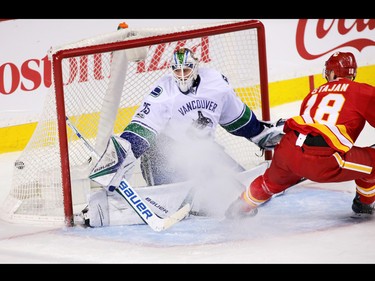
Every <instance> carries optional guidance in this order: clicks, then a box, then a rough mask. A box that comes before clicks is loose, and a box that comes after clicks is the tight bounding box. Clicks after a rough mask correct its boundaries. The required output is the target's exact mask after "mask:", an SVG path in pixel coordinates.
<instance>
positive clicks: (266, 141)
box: [250, 119, 286, 150]
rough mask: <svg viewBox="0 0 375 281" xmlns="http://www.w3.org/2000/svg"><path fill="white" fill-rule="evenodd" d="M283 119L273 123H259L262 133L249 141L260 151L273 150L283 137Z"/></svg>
mask: <svg viewBox="0 0 375 281" xmlns="http://www.w3.org/2000/svg"><path fill="white" fill-rule="evenodd" d="M285 121H286V120H285V119H279V120H278V121H277V122H275V123H271V122H267V121H259V122H260V123H261V124H262V125H263V127H264V128H263V131H262V132H260V134H258V135H256V136H255V137H252V138H251V139H250V140H251V141H252V142H253V143H255V144H256V145H257V146H259V148H260V149H261V150H273V149H274V148H275V146H276V145H277V144H278V143H279V142H280V140H281V138H282V136H283V135H284V131H283V129H284V124H285Z"/></svg>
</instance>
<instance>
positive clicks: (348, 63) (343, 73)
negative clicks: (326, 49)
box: [323, 52, 357, 80]
mask: <svg viewBox="0 0 375 281" xmlns="http://www.w3.org/2000/svg"><path fill="white" fill-rule="evenodd" d="M332 70H333V71H334V72H335V78H336V77H349V78H351V79H352V80H354V79H355V77H356V75H357V62H356V60H355V57H354V55H353V54H352V53H349V52H348V53H344V52H336V53H334V54H333V55H332V56H331V57H330V58H329V59H328V60H327V61H326V64H325V67H324V72H323V73H324V75H325V77H324V78H326V79H327V77H328V76H329V74H330V72H331V71H332Z"/></svg>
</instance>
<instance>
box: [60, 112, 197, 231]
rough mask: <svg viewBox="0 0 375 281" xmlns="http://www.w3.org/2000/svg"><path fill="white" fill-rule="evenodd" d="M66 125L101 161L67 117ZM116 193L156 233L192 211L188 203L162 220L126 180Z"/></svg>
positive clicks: (117, 188) (116, 189)
mask: <svg viewBox="0 0 375 281" xmlns="http://www.w3.org/2000/svg"><path fill="white" fill-rule="evenodd" d="M66 124H67V125H68V126H69V127H70V128H71V129H72V130H73V131H74V133H75V134H76V135H77V137H78V138H80V139H81V140H82V141H83V142H84V144H85V145H86V147H87V148H88V149H89V150H90V151H91V152H92V153H93V154H94V156H95V157H96V158H97V159H99V155H98V153H97V152H96V151H95V149H94V148H93V147H92V146H91V145H90V144H89V142H88V141H87V140H86V139H85V138H84V137H83V136H82V135H81V133H80V132H79V131H78V129H77V128H76V127H75V126H74V125H73V124H72V123H71V122H70V120H69V118H68V117H67V116H66ZM115 191H116V192H117V193H118V194H120V195H121V197H123V198H124V199H125V200H126V202H128V204H129V205H130V206H131V207H132V208H133V209H134V211H135V212H136V213H137V214H138V216H139V217H140V218H141V219H142V220H143V221H144V222H145V223H146V224H147V225H149V226H150V227H151V228H152V229H153V230H154V231H162V230H166V229H168V228H170V227H171V226H172V225H174V224H175V223H177V222H179V221H181V220H182V219H184V218H185V217H186V216H187V215H188V214H189V212H190V210H191V205H190V203H187V204H185V205H184V206H183V207H181V208H180V209H179V210H178V211H177V212H175V213H174V214H172V215H171V216H169V217H165V218H162V217H160V216H158V215H157V214H155V212H153V211H152V210H151V209H150V207H149V206H148V205H147V203H146V202H145V201H144V200H143V199H142V198H141V197H140V196H139V195H138V193H137V192H136V191H135V190H134V188H133V187H132V186H131V185H130V184H129V182H128V181H127V180H126V179H125V178H122V179H121V181H120V183H119V186H118V187H116V188H115Z"/></svg>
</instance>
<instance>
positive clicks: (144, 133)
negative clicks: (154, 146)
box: [125, 123, 156, 143]
mask: <svg viewBox="0 0 375 281" xmlns="http://www.w3.org/2000/svg"><path fill="white" fill-rule="evenodd" d="M125 131H129V132H133V133H134V134H136V135H138V136H140V137H142V138H144V139H146V140H147V141H148V142H149V143H153V142H155V139H156V134H155V132H153V131H151V130H149V129H148V128H146V127H144V126H142V125H141V124H139V123H130V124H129V125H128V126H126V128H125Z"/></svg>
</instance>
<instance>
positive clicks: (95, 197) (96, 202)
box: [80, 189, 109, 227]
mask: <svg viewBox="0 0 375 281" xmlns="http://www.w3.org/2000/svg"><path fill="white" fill-rule="evenodd" d="M80 217H81V219H82V220H83V224H84V225H85V226H88V227H102V226H108V225H109V207H108V199H107V193H106V191H105V190H104V189H99V190H98V191H96V192H93V193H92V194H91V196H90V201H89V204H88V205H87V206H86V207H85V208H84V209H83V210H82V211H81V213H80Z"/></svg>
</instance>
